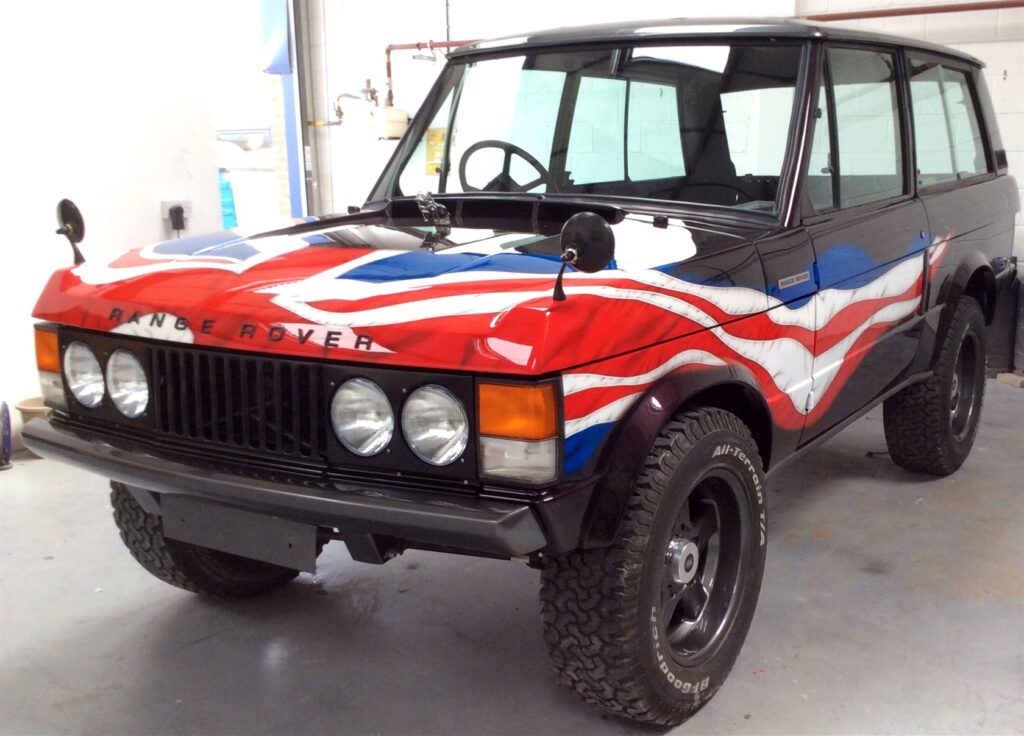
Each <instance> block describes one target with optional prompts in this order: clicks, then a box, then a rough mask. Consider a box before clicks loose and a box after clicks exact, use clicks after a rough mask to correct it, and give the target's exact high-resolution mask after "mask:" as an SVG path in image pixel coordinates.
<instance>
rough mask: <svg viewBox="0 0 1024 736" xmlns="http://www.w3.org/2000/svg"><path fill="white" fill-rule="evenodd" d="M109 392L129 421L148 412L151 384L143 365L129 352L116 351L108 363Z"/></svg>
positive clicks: (111, 398)
mask: <svg viewBox="0 0 1024 736" xmlns="http://www.w3.org/2000/svg"><path fill="white" fill-rule="evenodd" d="M107 391H109V392H110V400H111V401H113V402H114V406H116V407H117V410H118V411H119V412H121V413H122V414H124V415H125V416H126V417H128V418H129V419H135V418H136V417H138V416H141V415H142V412H144V411H146V406H147V405H148V404H149V382H148V381H147V380H146V372H145V371H144V370H142V363H140V362H139V359H138V358H136V357H135V356H134V355H132V354H131V353H129V352H128V351H127V350H115V351H114V354H113V355H111V356H110V360H108V361H107Z"/></svg>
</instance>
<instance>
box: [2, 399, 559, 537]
mask: <svg viewBox="0 0 1024 736" xmlns="http://www.w3.org/2000/svg"><path fill="white" fill-rule="evenodd" d="M22 437H23V439H24V441H25V445H26V446H27V447H28V448H29V449H30V450H32V451H33V452H35V453H36V454H37V455H41V456H42V457H46V458H52V459H54V460H60V461H63V462H65V463H69V464H71V465H75V466H77V467H80V468H82V469H84V470H88V471H91V472H94V473H98V474H100V475H102V476H104V477H105V478H109V479H111V480H115V481H120V482H121V483H125V484H126V485H129V486H136V487H138V488H144V489H146V490H149V491H152V492H154V493H162V494H163V493H167V494H185V495H191V496H197V497H202V498H206V499H208V500H211V501H215V502H218V503H222V504H226V505H229V506H236V507H240V508H245V509H249V510H252V511H258V512H261V513H266V514H270V515H274V516H281V517H284V518H289V519H294V520H296V521H301V522H304V523H307V524H315V525H317V526H322V527H336V528H338V529H339V530H340V532H341V534H342V535H343V536H344V534H345V533H350V534H380V535H388V536H393V537H397V538H399V539H404V540H407V541H409V542H412V543H419V544H424V545H432V546H441V547H451V548H455V549H461V550H465V551H469V552H478V553H482V554H488V555H498V556H502V557H514V556H519V555H527V554H530V553H531V552H536V551H538V550H540V549H542V548H543V547H545V545H546V539H545V535H544V532H543V530H542V528H541V525H540V523H539V522H538V520H537V517H536V515H535V514H534V511H533V509H531V507H530V506H528V505H526V504H521V503H515V502H510V501H496V500H490V499H483V498H477V497H475V496H467V497H460V496H457V495H455V494H450V493H423V492H419V491H404V490H398V489H387V488H381V487H379V486H370V485H361V484H356V483H349V482H340V481H333V480H325V481H310V480H301V481H300V480H296V481H294V482H282V481H278V480H263V479H254V478H248V477H243V476H237V475H231V474H228V473H223V472H217V471H209V470H205V469H203V470H200V469H197V468H194V467H191V466H189V465H187V464H184V463H181V462H176V461H173V460H168V459H165V458H161V457H156V456H154V455H152V454H149V453H148V452H145V451H140V450H139V449H138V448H131V449H127V448H120V447H117V446H115V445H113V444H110V443H109V442H107V441H106V440H103V439H99V438H96V437H91V436H88V435H87V434H85V433H83V432H78V431H75V430H73V429H70V428H65V427H59V426H55V425H54V424H51V423H50V422H48V421H47V420H45V419H33V420H32V421H30V422H29V423H28V424H26V425H25V426H24V428H23V429H22Z"/></svg>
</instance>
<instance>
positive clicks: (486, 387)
mask: <svg viewBox="0 0 1024 736" xmlns="http://www.w3.org/2000/svg"><path fill="white" fill-rule="evenodd" d="M477 407H478V411H479V414H480V434H482V435H487V436H489V437H507V438H510V439H517V440H543V439H548V438H550V437H554V436H555V435H557V434H558V413H557V411H556V402H555V386H554V384H551V383H546V384H544V385H543V386H516V385H510V384H501V383H481V384H480V385H479V394H478V401H477Z"/></svg>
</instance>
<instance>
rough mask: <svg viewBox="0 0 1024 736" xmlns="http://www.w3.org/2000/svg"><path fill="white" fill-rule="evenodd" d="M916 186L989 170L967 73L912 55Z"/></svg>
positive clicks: (911, 80) (911, 92)
mask: <svg viewBox="0 0 1024 736" xmlns="http://www.w3.org/2000/svg"><path fill="white" fill-rule="evenodd" d="M910 100H911V106H912V108H913V112H914V145H915V147H916V150H917V178H918V185H919V186H922V187H928V186H932V185H935V184H944V183H946V182H950V181H958V180H960V179H966V178H970V177H972V176H976V175H978V174H983V173H985V172H987V171H988V164H987V161H986V158H985V146H984V143H983V141H982V138H981V128H980V126H979V125H978V116H977V112H976V110H977V106H976V104H975V99H974V91H973V86H972V85H971V83H970V80H969V79H968V77H967V74H965V73H964V72H962V71H960V70H959V69H951V68H949V67H947V66H945V65H943V64H939V63H937V62H934V61H927V60H922V59H919V58H915V57H914V56H911V57H910Z"/></svg>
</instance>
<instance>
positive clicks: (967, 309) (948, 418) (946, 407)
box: [882, 297, 985, 476]
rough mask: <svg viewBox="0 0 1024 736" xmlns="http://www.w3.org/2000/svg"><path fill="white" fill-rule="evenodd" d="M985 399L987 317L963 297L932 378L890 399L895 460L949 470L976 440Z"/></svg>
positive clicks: (914, 467) (923, 469)
mask: <svg viewBox="0 0 1024 736" xmlns="http://www.w3.org/2000/svg"><path fill="white" fill-rule="evenodd" d="M984 399H985V317H984V315H983V314H982V312H981V307H980V306H979V305H978V302H976V301H975V300H974V299H972V298H970V297H962V298H961V299H960V301H959V302H958V303H957V305H956V309H955V311H954V312H953V318H952V319H951V320H950V323H949V327H948V328H947V330H946V334H945V335H944V337H943V341H942V345H941V347H940V348H939V354H938V357H937V359H936V361H935V368H934V373H933V374H932V376H931V377H930V378H928V380H926V381H922V382H921V383H916V384H914V385H912V386H908V387H907V388H905V389H903V390H902V391H900V392H899V393H898V394H896V395H895V396H892V397H891V398H889V399H887V400H886V402H885V404H884V406H883V413H882V415H883V420H884V425H885V442H886V444H887V445H888V447H889V455H890V456H891V457H892V460H893V462H895V463H896V464H897V465H899V466H900V467H902V468H906V469H907V470H911V471H914V472H917V473H928V474H930V475H940V476H941V475H949V474H950V473H952V472H954V471H955V470H956V469H957V468H959V467H960V466H961V465H962V464H963V462H964V460H966V459H967V456H968V454H970V452H971V447H972V446H973V445H974V437H975V435H976V434H977V432H978V423H979V421H980V419H981V408H982V403H983V402H984Z"/></svg>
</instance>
